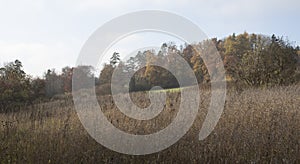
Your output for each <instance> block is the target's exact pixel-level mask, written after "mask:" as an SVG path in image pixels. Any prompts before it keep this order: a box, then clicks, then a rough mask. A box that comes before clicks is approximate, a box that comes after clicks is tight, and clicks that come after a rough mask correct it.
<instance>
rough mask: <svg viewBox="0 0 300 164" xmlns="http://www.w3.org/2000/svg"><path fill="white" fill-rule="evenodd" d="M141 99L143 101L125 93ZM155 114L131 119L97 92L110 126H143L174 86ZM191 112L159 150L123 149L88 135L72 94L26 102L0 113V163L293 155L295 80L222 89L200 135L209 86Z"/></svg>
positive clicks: (244, 159) (241, 159)
mask: <svg viewBox="0 0 300 164" xmlns="http://www.w3.org/2000/svg"><path fill="white" fill-rule="evenodd" d="M131 96H132V99H134V102H136V103H137V104H139V103H140V104H139V105H141V106H147V103H149V101H147V100H145V99H144V98H145V97H146V96H147V95H145V94H144V93H133V94H132V95H131ZM169 96H170V97H169V98H168V99H167V103H166V105H165V109H164V110H163V112H162V113H161V114H160V115H159V116H158V117H157V118H155V119H153V120H150V121H148V122H147V121H136V120H133V119H130V118H128V117H126V116H124V115H123V114H122V113H120V112H119V111H118V110H117V108H116V107H115V105H114V103H113V101H112V98H111V96H102V97H100V98H99V102H100V104H101V107H102V108H103V112H104V113H105V115H106V116H107V117H108V119H109V120H110V121H111V122H112V123H113V124H114V125H115V126H117V127H118V128H120V129H122V130H124V131H127V132H128V133H133V134H149V133H153V132H155V131H158V130H160V129H163V128H164V127H166V126H167V125H168V124H169V123H170V122H171V121H172V118H174V117H175V116H176V111H177V107H178V105H179V102H178V101H179V99H180V96H179V93H176V92H174V93H170V94H169ZM200 98H201V105H200V108H199V114H198V116H197V119H196V121H195V122H194V125H193V126H192V128H191V129H190V130H189V132H188V133H187V134H186V135H185V136H184V137H183V138H182V139H181V140H179V141H178V142H177V143H176V144H174V145H172V146H170V147H169V148H168V149H166V150H163V151H161V152H159V153H155V154H150V155H144V156H130V155H123V154H119V153H117V152H113V151H111V150H109V149H107V148H105V147H103V146H101V145H100V144H98V143H97V142H96V141H95V140H94V139H93V138H91V137H90V136H89V135H88V134H87V132H86V131H85V130H84V128H83V126H82V125H81V123H80V121H79V119H78V117H77V115H76V112H75V109H74V105H73V102H72V100H68V99H67V100H56V101H53V102H49V103H43V104H37V105H34V106H33V107H32V108H31V109H30V110H26V111H20V112H16V113H7V114H0V121H1V122H0V123H1V127H0V140H1V142H0V162H1V163H100V162H102V163H120V162H123V163H141V162H143V163H154V162H165V163H175V162H176V163H183V162H189V163H199V162H201V163H202V162H203V163H208V162H209V163H300V155H299V154H300V147H299V146H300V111H299V110H300V109H299V106H300V85H295V86H288V87H276V88H270V89H264V90H262V89H248V90H245V91H243V92H241V93H240V92H239V93H237V92H236V91H234V90H229V91H228V95H227V98H226V105H225V109H224V113H223V115H222V117H221V119H220V120H219V123H218V125H217V126H216V128H215V130H214V131H213V133H212V134H211V135H210V136H209V137H208V138H206V139H205V140H204V141H199V140H198V133H199V130H200V128H201V125H202V122H203V120H204V118H205V115H206V113H207V107H208V104H209V100H210V93H209V91H208V90H207V91H204V92H202V94H201V97H200Z"/></svg>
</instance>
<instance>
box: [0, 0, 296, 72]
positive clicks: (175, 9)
mask: <svg viewBox="0 0 300 164" xmlns="http://www.w3.org/2000/svg"><path fill="white" fill-rule="evenodd" d="M140 10H163V11H169V12H172V13H175V14H178V15H181V16H183V17H186V18H187V19H189V20H191V21H192V22H193V23H195V24H197V25H198V26H199V27H200V28H201V29H202V30H203V31H204V32H205V33H206V34H207V35H208V37H210V38H211V37H218V38H224V37H226V36H228V35H230V34H232V33H237V34H239V33H243V32H245V31H247V32H248V33H258V34H266V35H272V34H276V35H278V36H283V37H285V38H288V39H289V40H290V41H292V42H293V44H295V45H300V32H299V29H300V28H299V26H300V21H299V18H300V1H299V0H285V1H282V0H252V1H249V0H226V1H224V0H209V1H208V0H151V1H144V0H119V1H117V0H85V1H79V0H39V1H38V0H19V1H17V0H0V22H1V23H0V66H3V64H5V63H7V62H11V61H14V60H15V59H19V60H20V61H21V62H22V63H23V66H24V70H25V72H26V73H28V74H31V75H33V76H43V74H44V72H45V71H46V70H47V69H51V68H55V69H56V70H58V71H59V70H61V68H63V67H65V66H74V65H75V63H76V59H77V57H78V54H79V52H80V49H81V47H82V46H83V44H84V43H85V41H86V40H87V39H88V38H89V36H90V35H91V34H92V33H93V32H94V31H95V30H96V29H97V28H99V27H100V26H101V25H103V24H104V23H106V22H108V21H110V20H111V19H113V18H116V17H118V16H121V15H123V14H126V13H130V12H134V11H140ZM145 21H147V20H145ZM170 39H172V38H170V37H169V36H157V35H155V34H153V35H152V34H144V35H141V34H140V35H139V34H136V35H133V36H129V37H128V38H125V39H124V40H123V41H120V42H119V43H116V45H115V46H113V47H111V49H110V50H109V51H108V56H109V55H110V53H112V52H113V51H118V52H120V53H129V52H131V51H133V50H134V48H138V46H154V45H155V46H160V44H162V43H163V42H167V41H170ZM174 40H176V38H174ZM171 41H173V40H171ZM137 43H138V44H137ZM133 45H134V46H133Z"/></svg>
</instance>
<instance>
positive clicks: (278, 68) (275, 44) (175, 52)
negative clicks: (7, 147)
mask: <svg viewBox="0 0 300 164" xmlns="http://www.w3.org/2000/svg"><path fill="white" fill-rule="evenodd" d="M216 52H217V53H218V54H219V55H220V57H221V61H219V60H217V59H216V58H214V57H213V55H210V54H211V53H216ZM176 56H181V57H182V58H183V59H184V60H185V61H186V62H187V63H188V65H189V67H190V69H192V70H193V73H194V75H195V76H196V79H197V82H196V83H192V82H191V80H189V79H191V78H192V77H190V75H189V74H187V73H186V70H185V69H186V68H185V67H184V66H183V65H182V62H179V61H178V60H177V58H176ZM204 58H205V61H206V62H204V60H203V59H204ZM155 63H160V65H161V66H163V67H160V66H155ZM220 63H223V64H224V67H225V71H226V80H227V81H228V82H232V83H234V84H236V85H247V86H253V87H259V86H274V85H289V84H293V83H299V79H300V48H299V46H297V47H295V46H294V45H292V44H291V43H290V42H289V41H288V40H287V39H286V40H284V39H283V37H276V36H275V35H272V36H265V35H258V34H248V33H246V32H245V33H243V34H240V35H235V34H232V35H230V36H228V37H226V38H224V39H217V38H212V39H209V40H205V41H202V42H199V43H193V44H185V45H181V46H177V45H176V44H175V43H172V42H170V43H164V44H162V45H161V47H160V49H159V50H158V52H156V51H155V50H151V49H150V50H146V51H143V52H141V51H139V52H138V53H137V54H136V55H135V56H131V57H129V59H127V60H126V61H121V59H120V54H119V53H117V52H115V53H114V54H113V55H112V57H111V59H110V62H109V63H107V64H105V65H104V66H103V69H102V70H101V73H100V75H95V73H94V72H95V71H94V70H95V68H93V67H91V66H78V67H73V68H71V67H65V68H63V69H62V70H61V73H57V72H56V71H55V70H54V69H52V70H50V69H49V70H47V71H46V72H45V74H44V76H43V77H41V78H32V76H30V75H28V74H26V73H25V72H24V70H23V65H22V63H21V61H19V60H15V61H14V62H10V63H7V64H5V65H4V66H3V67H2V68H0V107H1V108H2V109H3V108H5V107H6V106H10V105H12V104H24V103H28V102H34V101H37V100H44V99H49V98H52V97H53V96H55V95H62V94H68V93H70V92H71V91H72V77H73V75H74V72H75V71H76V77H73V78H79V79H80V80H84V79H85V80H94V81H95V86H96V93H98V94H102V95H103V94H110V93H111V88H110V87H111V83H112V75H113V73H114V74H115V75H116V76H118V77H119V78H118V80H119V81H118V85H120V86H116V87H123V88H125V89H128V90H129V91H143V90H149V89H151V88H152V87H153V86H161V87H162V88H176V87H179V83H178V81H177V79H176V78H175V76H174V75H173V74H172V73H171V72H170V71H168V69H172V70H175V71H176V72H175V73H176V75H178V76H180V77H181V78H183V79H185V82H184V84H183V85H184V86H190V85H197V83H198V84H201V83H209V82H210V74H213V73H215V72H218V71H217V70H218V68H219V67H220ZM166 68H167V69H166ZM208 68H209V69H208ZM209 70H210V71H211V72H209ZM126 76H130V77H131V79H130V82H129V84H127V83H126V82H125V81H124V82H123V81H122V79H123V78H122V77H126ZM80 82H81V81H80ZM82 84H86V83H85V82H84V81H82ZM85 87H87V88H88V87H92V86H85ZM81 88H82V86H81V85H79V86H78V87H77V86H73V89H75V90H79V89H81ZM121 90H122V89H120V91H121Z"/></svg>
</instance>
